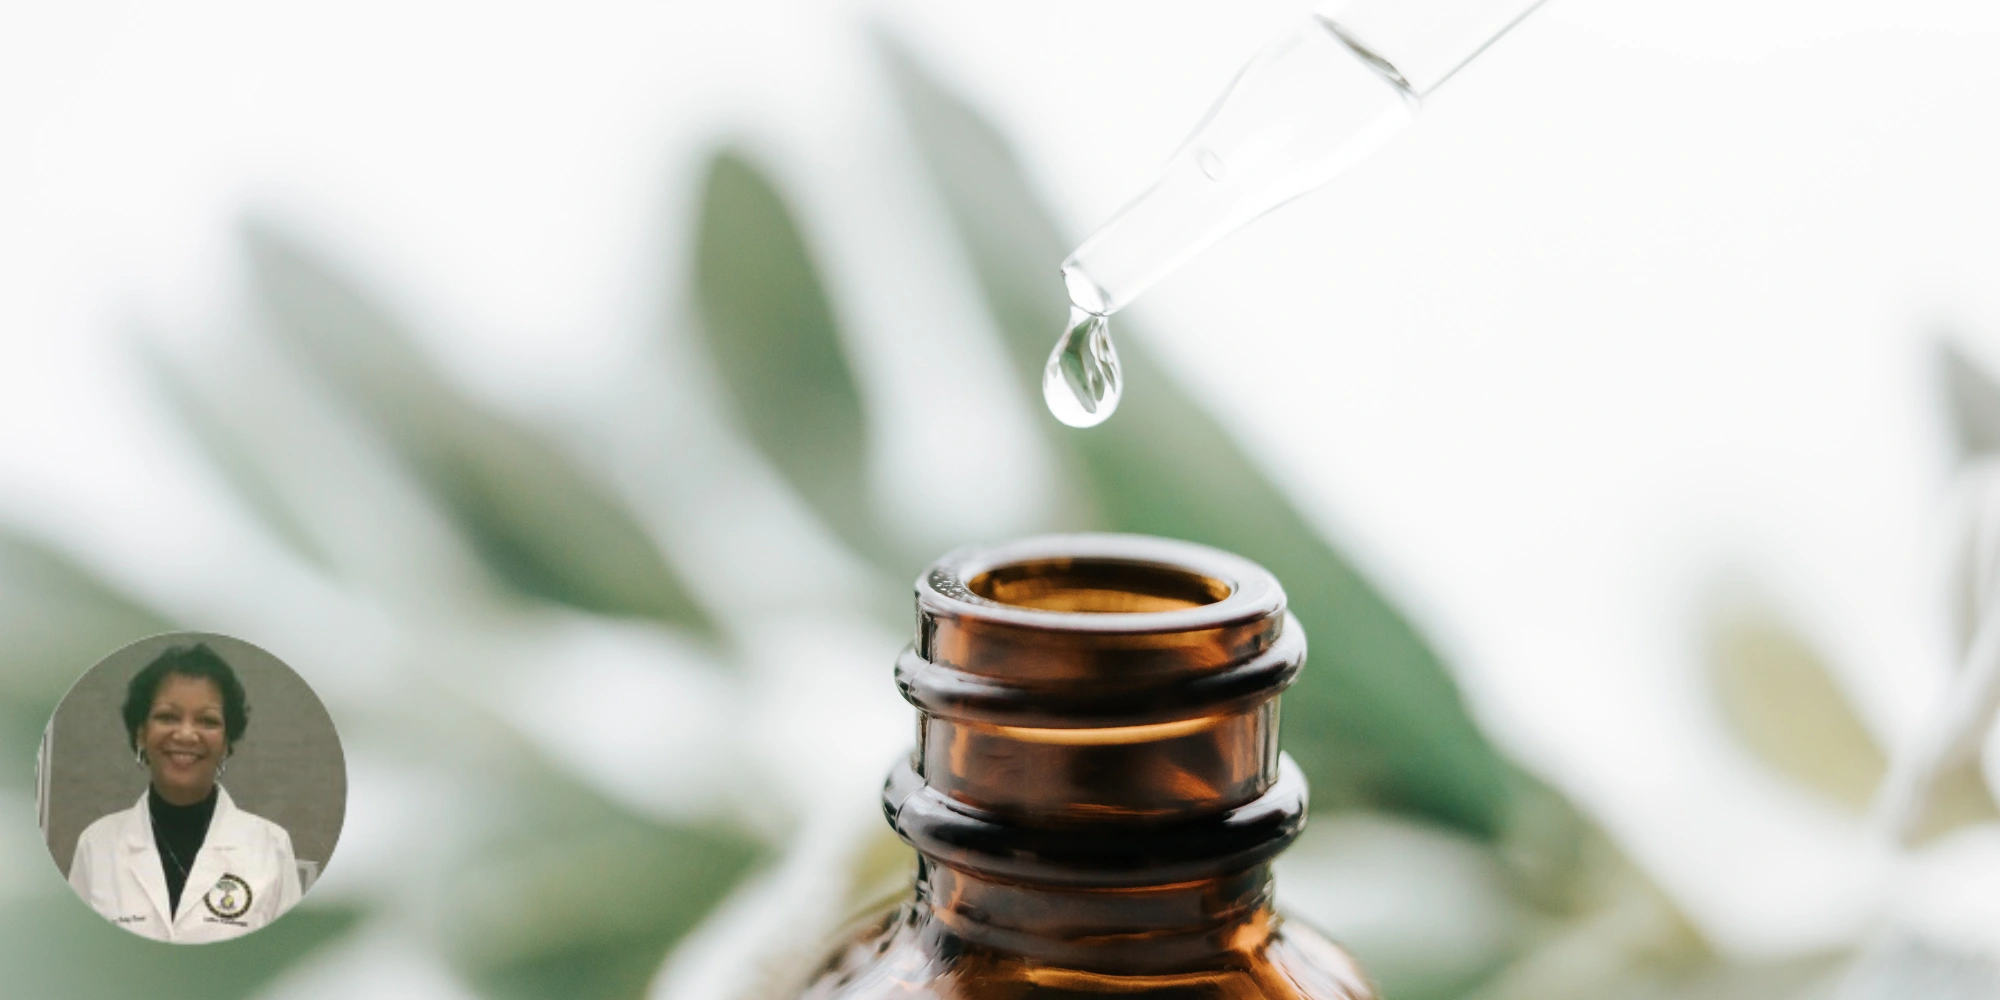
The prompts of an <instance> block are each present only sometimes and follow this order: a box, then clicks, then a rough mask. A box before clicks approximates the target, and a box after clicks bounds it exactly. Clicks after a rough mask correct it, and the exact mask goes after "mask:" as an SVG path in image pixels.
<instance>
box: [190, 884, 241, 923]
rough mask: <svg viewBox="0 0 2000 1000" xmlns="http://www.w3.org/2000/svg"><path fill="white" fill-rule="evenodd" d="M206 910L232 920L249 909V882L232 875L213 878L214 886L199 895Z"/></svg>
mask: <svg viewBox="0 0 2000 1000" xmlns="http://www.w3.org/2000/svg"><path fill="white" fill-rule="evenodd" d="M201 903H202V905H203V906H206V907H208V912H210V913H213V914H215V915H216V916H218V917H221V918H222V919H224V920H234V919H236V918H237V917H240V916H242V915H243V914H244V913H245V912H247V911H248V910H249V909H250V883H248V882H245V881H243V880H242V879H240V878H238V877H236V876H234V875H224V876H222V877H221V878H219V879H216V880H215V888H213V889H210V890H208V894H207V895H205V896H203V897H201Z"/></svg>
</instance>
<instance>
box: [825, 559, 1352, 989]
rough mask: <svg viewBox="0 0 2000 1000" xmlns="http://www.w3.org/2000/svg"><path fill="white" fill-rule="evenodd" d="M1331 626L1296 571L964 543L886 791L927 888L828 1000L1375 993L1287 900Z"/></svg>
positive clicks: (929, 596)
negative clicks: (1285, 574) (1292, 744)
mask: <svg viewBox="0 0 2000 1000" xmlns="http://www.w3.org/2000/svg"><path fill="white" fill-rule="evenodd" d="M1305 651H1306V646H1305V636H1304V635H1303V634H1302V633H1301V632H1300V630H1299V626H1298V622H1297V621H1295V620H1293V619H1292V617H1291V616H1290V615H1288V614H1286V613H1285V594H1284V591H1283V590H1282V589H1281V588H1280V587H1279V586H1278V582H1277V580H1275V579H1274V578H1272V576H1271V574H1270V573H1268V572H1266V571H1265V570H1264V569H1263V568H1262V567H1259V566H1257V565H1255V564H1253V563H1250V562H1248V561H1246V560H1243V559H1240V558H1238V557H1236V556H1232V555H1230V554H1228V553H1226V552H1221V551H1218V550H1215V549H1211V548H1206V547H1204V546H1199V545H1191V544H1187V543H1184V542H1174V541H1168V540H1166V539H1159V538H1147V537H1143V536H1135V535H1052V536H1045V537H1039V538H1030V539H1026V540H1023V541H1019V542H1014V543H1010V544H1006V545H1001V546H997V547H991V548H977V549H964V550H960V551H957V552H954V553H952V554H950V555H947V556H945V557H944V558H943V559H941V560H939V561H938V562H937V563H936V564H935V565H933V566H932V567H931V568H930V569H929V571H927V572H926V573H925V574H924V576H923V577H922V578H921V579H919V580H918V581H917V637H916V642H915V643H914V644H913V645H912V646H911V647H910V648H909V649H907V650H905V651H904V653H903V655H902V658H901V659H900V660H899V661H898V663H897V664H896V682H897V684H898V686H900V687H901V688H902V691H903V694H904V696H905V697H906V698H908V699H909V701H910V703H911V704H913V705H915V706H916V707H917V713H918V714H917V719H918V725H917V748H916V751H915V753H914V754H912V755H911V758H910V760H909V761H908V762H907V763H905V764H903V765H901V766H898V767H897V768H896V769H895V770H894V771H893V772H892V773H891V774H890V776H889V781H888V783H887V786H886V787H885V788H884V790H883V795H882V804H883V808H884V810H885V811H886V812H887V814H888V817H889V822H890V824H891V825H893V826H894V827H895V828H896V832H897V833H899V834H901V835H902V837H903V839H904V840H907V841H909V842H910V844H911V845H913V846H915V847H916V849H917V852H918V869H917V885H916V895H915V898H914V899H912V900H910V901H909V902H907V903H905V904H903V905H902V906H901V907H899V908H897V909H896V910H894V911H893V912H891V913H889V914H887V915H886V916H884V917H882V918H880V919H877V920H873V921H870V922H869V923H868V924H867V925H865V926H864V927H863V928H862V929H861V930H860V931H858V932H855V933H853V934H851V935H850V936H849V937H847V938H846V939H845V940H844V941H843V942H842V943H841V944H840V945H839V946H838V947H836V949H835V950H834V952H833V954H832V955H831V956H830V957H829V958H828V959H827V962H826V965H825V966H824V968H822V969H821V970H820V971H819V972H818V974H817V975H816V977H815V978H814V980H813V981H812V982H811V984H810V985H809V986H808V987H807V988H806V990H805V994H804V995H805V997H806V998H808V1000H877V998H881V1000H887V998H898V1000H901V998H915V997H923V998H938V1000H1014V998H1020V997H1025V996H1029V995H1038V996H1040V995H1046V996H1081V995H1084V994H1115V995H1117V996H1119V997H1121V998H1134V997H1138V996H1140V995H1142V994H1143V995H1146V996H1148V997H1157V998H1165V997H1172V998H1174V1000H1208V998H1214V1000H1224V998H1227V1000H1254V998H1260V997H1269V998H1273V1000H1280V998H1282V1000H1293V998H1311V1000H1372V998H1373V997H1374V994H1373V992H1372V991H1371V990H1370V988H1369V987H1368V985H1367V982H1366V980H1365V979H1364V977H1363V976H1362V975H1361V973H1360V972H1359V970H1358V969H1357V968H1356V967H1355V965H1354V963H1353V961H1352V960H1350V959H1349V958H1348V957H1347V955H1346V954H1345V953H1343V952H1342V951H1341V950H1340V949H1339V948H1337V947H1335V946H1334V945H1332V944H1330V943H1328V942H1327V941H1326V939H1324V938H1322V937H1320V936H1319V935H1318V934H1316V933H1314V932H1312V931H1311V930H1308V929H1306V928H1305V927H1303V926H1302V925H1300V924H1296V923H1286V922H1285V921H1284V920H1283V919H1282V918H1280V917H1279V916H1278V915H1277V914H1276V913H1275V912H1274V911H1273V910H1272V907H1271V870H1270V865H1271V859H1272V858H1273V857H1274V856H1276V855H1277V853H1278V852H1279V851H1281V850H1283V849H1284V848H1285V846H1286V845H1287V844H1289V843H1291V841H1292V840H1293V838H1295V837H1297V836H1298V833H1299V829H1300V827H1301V826H1302V825H1303V823H1304V821H1305V811H1306V786H1305V781H1304V779H1303V778H1301V777H1300V775H1299V772H1298V769H1297V768H1296V767H1295V766H1294V765H1293V764H1292V763H1291V761H1290V760H1289V759H1287V758H1286V757H1285V756H1284V755H1282V754H1280V753H1279V752H1278V693H1279V692H1280V691H1281V690H1283V689H1284V687H1285V686H1286V685H1287V684H1289V683H1290V682H1291V680H1292V678H1293V677H1294V676H1295V675H1296V674H1297V673H1298V670H1299V667H1300V666H1301V664H1302V663H1303V662H1304V660H1305Z"/></svg>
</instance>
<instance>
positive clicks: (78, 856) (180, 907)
mask: <svg viewBox="0 0 2000 1000" xmlns="http://www.w3.org/2000/svg"><path fill="white" fill-rule="evenodd" d="M40 774H41V781H40V786H39V798H40V805H41V820H42V833H43V836H44V837H45V838H46V839H47V841H48V845H49V853H50V854H52V855H54V857H55V862H56V867H57V868H59V869H60V870H61V871H62V872H63V875H64V877H66V878H67V879H68V880H69V884H70V886H71V888H74V889H75V890H76V892H77V895H79V896H81V897H83V901H84V902H85V903H86V904H88V905H89V906H90V908H91V909H93V910H96V911H97V912H98V913H99V914H101V915H102V916H103V917H104V918H105V919H106V920H109V921H111V922H112V923H115V924H117V925H118V926H120V927H123V928H125V929H126V930H128V931H131V932H132V933H134V934H139V935H142V936H144V937H149V938H153V939H156V940H160V941H171V942H174V943H177V944H199V943H205V942H209V941H222V940H227V939H229V938H233V937H240V936H242V935H244V934H248V933H250V932H251V931H254V930H256V929H258V928H260V927H263V926H265V925H266V924H269V923H270V922H271V921H273V920H276V919H278V918H279V917H281V916H283V915H284V913H285V911H286V910H289V909H291V907H292V906H293V905H294V904H296V903H297V902H298V901H299V898H300V897H301V896H303V895H304V894H305V892H306V891H307V890H308V889H311V888H312V884H313V881H314V880H315V879H317V878H318V877H319V873H320V870H321V869H322V868H323V867H324V866H325V864H326V862H327V859H328V857H330V856H331V855H332V854H333V846H334V842H335V841H336V840H338V839H339V837H340V825H341V820H342V818H343V817H344V816H345V814H346V808H347V765H346V762H345V760H344V759H343V758H342V756H341V752H340V737H339V735H338V734H337V733H335V732H334V728H333V719H332V718H331V717H329V716H328V715H327V712H326V706H324V705H322V704H320V700H319V697H318V696H317V695H315V694H313V691H312V688H311V687H309V686H307V684H306V682H305V681H304V680H303V679H301V678H300V677H299V675H298V674H296V673H294V672H292V669H291V668H290V667H287V666H285V664H283V663H282V662H280V661H279V660H278V659H277V658H276V657H274V656H272V655H271V654H270V653H267V652H265V651H264V650H262V649H259V648H257V647H256V646H253V645H251V644H249V643H247V642H244V641H242V640H240V639H232V638H230V637H228V636H225V635H213V634H209V633H203V632H177V633H172V634H168V635H157V636H153V637H151V638H149V639H141V640H139V641H138V642H135V643H133V644H131V645H129V646H126V647H125V648H123V649H120V650H118V651H117V652H115V653H112V654H111V655H110V656H107V657H105V658H104V659H103V660H102V661H100V662H99V663H98V664H97V666H95V667H92V668H91V669H90V671H89V672H88V673H86V674H84V675H83V678H82V679H81V680H78V681H77V682H76V685H75V686H74V687H72V688H70V691H69V694H67V695H65V696H64V697H63V700H62V704H60V705H58V706H57V707H56V714H55V717H54V718H52V719H50V720H49V728H48V730H47V731H46V732H45V733H44V734H43V737H42V750H41V761H40Z"/></svg>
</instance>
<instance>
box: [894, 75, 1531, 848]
mask: <svg viewBox="0 0 2000 1000" xmlns="http://www.w3.org/2000/svg"><path fill="white" fill-rule="evenodd" d="M884 47H885V49H886V50H887V55H888V63H889V66H890V68H891V71H892V74H893V76H894V78H895V81H896V85H897V92H898V94H899V96H900V98H901V100H902V104H903V108H904V112H905V114H906V116H907V118H908V120H909V124H910V131H911V133H912V134H913V135H914V136H915V137H916V140H917V145H918V147H919V148H920V149H921V151H922V153H923V155H924V157H925V158H926V160H927V161H928V163H929V166H930V170H931V173H932V175H933V176H934V178H935V179H936V181H937V183H938V186H939V188H940V190H941V191H942V192H943V195H944V198H945V201H946V204H947V205H948V207H949V209H950V212H951V215H952V217H953V219H954V220H955V222H956V224H957V228H958V231H959V235H960V237H961V239H962V240H963V241H964V243H965V247H966V250H967V252H968V254H969V255H970V258H971V261H972V265H973V267H974V269H975V271H976V272H977V276H978V279H979V282H980V285H981V287H982V288H983V290H984V292H985V295H986V299H987V301H988V303H989V305H990V307H991V309H992V312H993V314H994V316H995V318H996V320H997V321H998V324H999V326H1000V328H1001V330H1002V331H1003V332H1004V333H1005V335H1006V339H1007V345H1008V348H1009V351H1010V354H1011V356H1012V357H1013V358H1014V360H1015V362H1016V366H1017V368H1018V378H1019V381H1020V384H1021V385H1022V386H1024V387H1031V386H1036V385H1039V384H1040V375H1041V368H1042V363H1043V361H1044V359H1045V358H1046V357H1047V354H1048V351H1049V349H1050V347H1051V346H1052V345H1053V344H1054V342H1055V338H1056V335H1057V334H1058V332H1059V331H1060V329H1061V324H1062V322H1063V319H1064V317H1065V316H1066V315H1067V310H1068V302H1067V300H1066V298H1065V295H1064V293H1063V289H1062V284H1061V281H1060V279H1059V278H1058V275H1057V265H1058V264H1059V263H1060V262H1061V261H1062V259H1063V257H1064V256H1065V255H1066V254H1067V252H1068V249H1069V243H1068V241H1066V240H1065V239H1063V238H1062V236H1061V234H1060V233H1059V232H1058V230H1057V228H1056V226H1055V224H1054V223H1053V222H1052V221H1051V220H1050V218H1049V216H1048V213H1047V212H1046V211H1045V210H1044V209H1043V208H1042V205H1041V203H1040V200H1039V199H1038V198H1037V197H1036V196H1035V194H1034V192H1033V191H1032V190H1031V189H1030V187H1029V185H1028V182H1027V180H1026V178H1025V176H1024V175H1023V173H1022V171H1021V169H1020V166H1019V165H1018V164H1017V163H1016V162H1015V159H1014V156H1013V154H1012V151H1011V150H1010V149H1009V148H1008V146H1007V144H1006V142H1005V141H1004V140H1003V139H1002V138H1001V137H1000V136H999V134H998V133H997V132H995V130H994V129H993V128H992V126H990V125H988V124H987V123H986V122H985V121H984V120H983V119H982V118H981V117H980V116H979V115H978V113H977V112H975V111H973V110H972V109H971V108H969V107H968V106H966V104H965V103H964V102H962V101H961V100H959V99H958V98H956V97H955V96H953V95H951V94H948V93H947V92H946V91H945V90H944V89H943V88H942V87H941V86H940V85H939V84H938V83H937V82H935V81H934V80H932V79H931V78H930V77H929V76H928V75H927V74H926V73H925V71H924V70H923V69H922V68H920V67H919V66H918V64H917V63H916V61H915V60H914V59H913V58H911V57H910V56H909V55H908V54H907V53H905V52H904V51H903V50H901V49H900V48H899V47H898V46H897V45H896V44H895V43H894V42H893V40H888V41H887V43H886V44H885V46H884ZM1120 340H1121V347H1120V353H1121V355H1122V357H1123V359H1124V364H1125V374H1126V392H1125V399H1124V402H1123V404H1122V405H1121V408H1120V412H1119V413H1118V415H1117V416H1116V417H1115V418H1113V419H1112V420H1110V421H1108V422H1107V423H1105V424H1103V425H1102V426H1100V427H1096V428H1093V429H1091V430H1087V431H1080V432H1079V431H1066V430H1063V429H1060V428H1057V427H1055V426H1054V425H1053V422H1050V425H1049V430H1050V433H1051V434H1053V435H1054V437H1055V440H1056V441H1057V442H1058V443H1059V444H1060V445H1061V446H1063V447H1065V448H1067V449H1070V450H1071V451H1073V452H1074V454H1075V455H1076V456H1077V457H1078V458H1079V459H1080V461H1079V462H1078V463H1076V467H1077V468H1079V469H1080V470H1081V472H1082V474H1083V475H1084V476H1085V477H1086V478H1087V480H1088V484H1089V486H1090V487H1091V488H1092V495H1093V496H1094V498H1095V502H1096V507H1097V509H1098V511H1099V514H1100V516H1101V518H1102V521H1101V523H1102V525H1103V526H1104V527H1108V528H1112V529H1116V530H1120V531H1137V532H1146V533H1150V534H1157V535H1167V536H1170V537H1176V538H1185V539H1190V540H1193V541H1198V542H1205V543H1207V544H1210V545H1215V546H1218V547H1220V548H1224V549H1228V550H1231V551H1234V552H1238V553H1241V554H1243V555H1245V556H1248V557H1249V558H1251V559H1255V560H1257V561H1258V562H1261V563H1263V564H1264V565H1265V566H1266V567H1267V568H1269V569H1270V570H1271V571H1272V572H1273V573H1275V574H1277V576H1278V579H1280V580H1282V581H1283V582H1284V585H1285V590H1286V592H1287V593H1288V594H1289V595H1290V597H1291V606H1292V610H1293V611H1294V612H1296V613H1297V615H1298V617H1299V620H1300V621H1301V622H1302V623H1303V624H1304V625H1305V628H1306V631H1307V633H1308V635H1310V636H1311V640H1312V665H1311V667H1309V668H1308V669H1307V670H1306V671H1305V672H1304V674H1303V675H1302V677H1301V679H1300V681H1299V683H1298V684H1297V685H1296V686H1295V687H1293V688H1292V689H1291V690H1290V691H1289V692H1287V693H1286V695H1285V727H1284V743H1285V747H1286V749H1287V750H1289V751H1290V752H1291V753H1292V755H1293V756H1294V757H1296V758H1297V759H1298V761H1299V764H1300V765H1301V766H1302V767H1303V768H1304V769H1305V771H1306V773H1307V776H1308V777H1309V778H1310V779H1311V781H1312V783H1313V793H1314V797H1315V801H1316V802H1320V803H1324V804H1334V805H1354V804H1365V805H1369V806H1374V807H1380V808H1386V809H1391V810H1398V811H1404V812H1409V813H1415V814H1419V815H1424V816H1428V817H1431V818H1433V819H1436V820H1438V821H1441V822H1444V823H1447V824H1450V825H1452V826H1455V827H1458V828H1461V829H1464V830H1467V831H1471V832H1473V833H1476V834H1479V835H1481V836H1486V837H1493V836H1496V835H1499V834H1500V833H1501V831H1502V828H1503V827H1504V826H1505V825H1506V824H1507V823H1508V822H1509V820H1510V812H1511V810H1512V809H1513V807H1514V806H1515V805H1517V804H1518V803H1517V802H1516V799H1515V796H1514V794H1513V789H1515V788H1517V787H1519V786H1520V785H1522V784H1523V783H1524V782H1525V781H1526V779H1525V778H1523V777H1522V776H1520V775H1519V774H1518V772H1514V771H1513V769H1512V768H1511V767H1510V766H1509V765H1508V764H1507V763H1506V762H1505V761H1504V760H1502V759H1501V758H1500V756H1499V755H1498V754H1497V753H1496V752H1495V751H1494V749H1493V748H1492V747H1491V746H1489V745H1488V744H1487V742H1486V741H1485V739H1484V738H1483V737H1482V736H1481V735H1480V733H1479V731H1478V729H1477V728H1476V727H1475V726H1474V725H1473V723H1472V720H1471V718H1470V716H1469V715H1468V714H1467V713H1466V710H1465V706H1464V705H1463V704H1462V703H1461V701H1460V699H1459V696H1458V692H1457V689H1456V687H1455V686H1454V685H1453V683H1452V681H1451V679H1450V678H1449V677H1448V676H1447V675H1446V673H1445V671H1444V669H1443V666H1442V665H1441V664H1440V663H1439V661H1438V658H1437V656H1436V655H1435V654H1434V653H1433V652H1432V651H1431V650H1430V648H1429V647H1428V646H1427V645H1426V644H1425V643H1424V640H1423V639H1422V637H1420V636H1419V635H1418V634H1417V633H1416V631H1415V630H1414V629H1413V628H1411V626H1410V624H1409V623H1408V622H1407V621H1405V620H1404V619H1403V617H1402V616H1401V615H1400V614H1398V613H1397V612H1396V610H1395V609H1394V608H1392V607H1390V605H1389V604H1388V602H1387V601H1385V600H1384V599H1383V597H1382V595H1381V594H1380V593H1378V592H1377V591H1376V590H1375V588H1374V587H1373V586H1371V585H1370V584H1369V583H1368V581H1367V580H1365V579H1363V578H1362V577H1361V576H1360V575H1359V574H1358V573H1357V572H1356V571H1355V569H1354V568H1353V566H1352V565H1351V564H1350V563H1349V562H1348V561H1347V560H1346V559H1345V558H1343V557H1342V556H1341V555H1340V554H1339V553H1338V552H1336V551H1335V550H1334V549H1333V548H1332V547H1331V546H1330V545H1329V544H1328V543H1327V542H1326V541H1325V540H1324V539H1323V538H1321V537H1320V535H1319V534H1318V532H1316V531H1315V530H1314V529H1313V528H1312V527H1311V526H1310V525H1309V524H1307V523H1306V521H1305V519H1304V518H1303V517H1301V516H1300V515H1299V513H1298V511H1297V510H1296V509H1295V508H1294V507H1293V506H1292V504H1291V503H1290V501H1288V500H1287V499H1286V498H1285V497H1284V496H1283V495H1282V494H1281V493H1280V492H1279V491H1278V490H1277V489H1276V488H1275V487H1273V486H1272V485H1271V483H1270V482H1269V481H1268V480H1266V479H1265V478H1264V476H1263V475H1262V474H1261V473H1260V472H1259V471H1258V470H1257V468H1256V466H1255V465H1254V464H1253V463H1252V462H1251V461H1250V460H1249V459H1248V458H1247V457H1246V456H1245V455H1244V454H1243V452H1242V451H1241V450H1240V449H1238V448H1237V447H1236V445H1235V443H1234V442H1232V441H1231V440H1230V439H1229V436H1228V435H1227V433H1225V432H1224V431H1223V430H1222V428H1221V427H1220V426H1219V425H1217V424H1216V423H1215V421H1214V420H1213V419H1212V418H1210V417H1209V416H1208V415H1207V414H1206V413H1204V412H1202V410H1201V409H1200V408H1199V407H1198V406H1197V405H1196V404H1195V403H1194V402H1193V401H1192V400H1191V399H1190V398H1188V396H1187V395H1186V393H1184V392H1183V391H1182V390H1181V389H1179V388H1178V387H1177V386H1176V385H1175V384H1174V381H1173V379H1172V378H1171V377H1170V376H1169V375H1168V373H1167V372H1166V371H1165V370H1164V369H1163V368H1162V367H1161V366H1160V365H1159V364H1158V363H1157V362H1155V361H1154V360H1153V358H1152V357H1151V355H1150V354H1149V353H1148V352H1147V351H1146V350H1145V346H1144V338H1143V337H1138V336H1133V335H1132V334H1131V330H1130V327H1129V324H1127V325H1123V326H1122V335H1121V337H1120ZM1542 801H1543V802H1552V803H1555V804H1556V806H1557V807H1558V808H1561V805H1560V801H1559V800H1557V799H1554V798H1553V797H1544V798H1543V799H1542Z"/></svg>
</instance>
